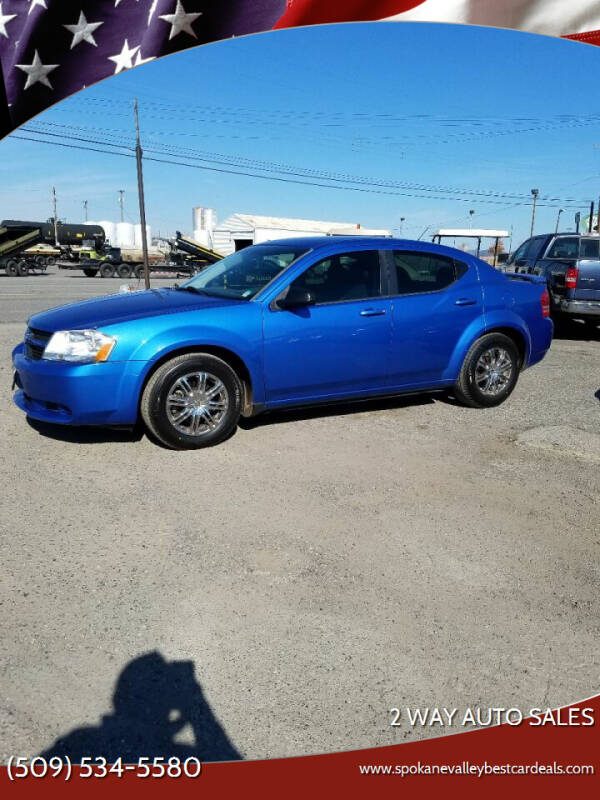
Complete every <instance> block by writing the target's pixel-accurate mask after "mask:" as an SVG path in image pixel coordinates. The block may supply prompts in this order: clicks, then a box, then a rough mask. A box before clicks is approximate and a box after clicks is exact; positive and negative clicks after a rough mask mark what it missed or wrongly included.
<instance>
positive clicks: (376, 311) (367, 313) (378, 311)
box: [360, 308, 385, 317]
mask: <svg viewBox="0 0 600 800" xmlns="http://www.w3.org/2000/svg"><path fill="white" fill-rule="evenodd" d="M384 314H385V308H365V309H363V310H362V311H361V312H360V315H361V317H382V316H383V315H384Z"/></svg>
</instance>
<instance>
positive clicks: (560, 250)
mask: <svg viewBox="0 0 600 800" xmlns="http://www.w3.org/2000/svg"><path fill="white" fill-rule="evenodd" d="M578 253H579V237H578V236H562V237H561V238H559V239H556V240H555V241H554V244H553V245H552V247H551V248H550V250H548V254H547V256H546V258H577V254H578Z"/></svg>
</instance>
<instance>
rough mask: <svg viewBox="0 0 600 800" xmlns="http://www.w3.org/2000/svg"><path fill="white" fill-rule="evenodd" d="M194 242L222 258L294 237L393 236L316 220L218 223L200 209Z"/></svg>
mask: <svg viewBox="0 0 600 800" xmlns="http://www.w3.org/2000/svg"><path fill="white" fill-rule="evenodd" d="M193 225H194V239H195V240H196V241H198V242H200V243H201V244H203V245H204V246H205V247H210V248H211V249H212V250H216V251H217V252H219V253H222V254H223V255H229V254H230V253H233V252H235V251H236V250H242V249H243V248H244V247H248V246H249V245H252V244H259V243H260V242H267V241H271V240H274V239H287V238H288V237H291V236H391V235H392V233H391V231H388V230H383V229H372V228H363V227H361V225H360V223H352V222H324V221H322V220H313V219H292V218H288V217H266V216H259V215H257V214H232V215H231V216H229V217H227V219H225V220H223V221H222V222H219V223H217V215H216V212H215V211H214V210H213V209H212V208H204V207H201V206H198V207H196V208H194V212H193Z"/></svg>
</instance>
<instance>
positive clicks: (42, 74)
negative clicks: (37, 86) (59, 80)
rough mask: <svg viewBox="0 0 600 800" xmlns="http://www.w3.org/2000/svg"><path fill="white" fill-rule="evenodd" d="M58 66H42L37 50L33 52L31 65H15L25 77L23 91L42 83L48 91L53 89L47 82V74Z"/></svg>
mask: <svg viewBox="0 0 600 800" xmlns="http://www.w3.org/2000/svg"><path fill="white" fill-rule="evenodd" d="M59 66H60V64H46V65H44V64H42V60H41V58H40V56H39V53H38V51H37V50H36V51H35V56H34V57H33V63H32V64H15V67H16V68H17V69H22V70H23V72H25V73H26V75H27V81H26V83H25V89H29V87H30V86H33V85H34V83H43V84H44V86H47V87H48V88H49V89H53V88H54V87H53V86H52V84H51V83H50V81H49V80H48V74H49V73H50V72H52V70H54V69H57V68H58V67H59Z"/></svg>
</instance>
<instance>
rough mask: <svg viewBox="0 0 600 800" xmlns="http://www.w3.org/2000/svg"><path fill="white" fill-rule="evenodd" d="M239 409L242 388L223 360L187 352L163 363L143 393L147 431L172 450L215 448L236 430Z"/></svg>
mask: <svg viewBox="0 0 600 800" xmlns="http://www.w3.org/2000/svg"><path fill="white" fill-rule="evenodd" d="M241 409H242V384H241V382H240V379H239V378H238V376H237V375H236V373H235V372H234V370H233V369H232V368H231V367H230V366H229V364H227V363H226V362H225V361H222V360H221V359H220V358H217V357H216V356H213V355H209V354H208V353H188V354H186V355H182V356H177V357H176V358H173V359H171V360H170V361H167V362H166V363H165V364H163V365H162V366H161V367H159V368H158V369H157V370H156V372H155V373H154V374H153V375H152V377H151V378H150V380H149V381H148V383H147V384H146V388H145V389H144V392H143V394H142V400H141V403H140V413H141V415H142V419H143V420H144V423H145V424H146V427H147V428H148V430H149V431H150V433H151V434H153V435H154V436H155V438H156V439H158V440H159V441H160V442H162V443H163V444H164V445H166V446H167V447H170V448H171V449H173V450H196V449H199V448H202V447H211V446H212V445H215V444H219V442H222V441H223V440H224V439H227V437H228V436H230V435H231V433H233V431H234V430H235V428H236V426H237V423H238V420H239V418H240V413H241Z"/></svg>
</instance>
